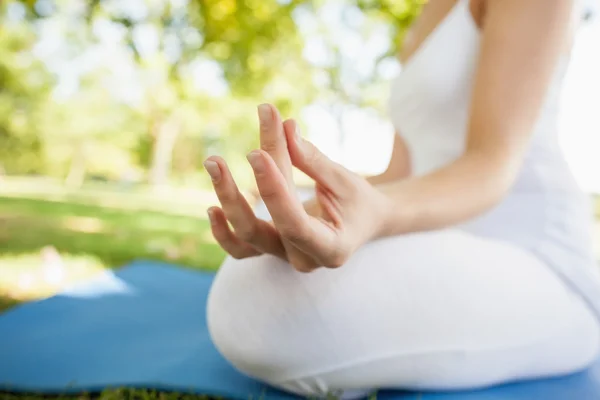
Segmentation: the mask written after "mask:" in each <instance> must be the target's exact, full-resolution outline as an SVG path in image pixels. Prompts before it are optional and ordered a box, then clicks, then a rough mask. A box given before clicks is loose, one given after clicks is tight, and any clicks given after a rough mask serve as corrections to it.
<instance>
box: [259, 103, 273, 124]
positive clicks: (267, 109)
mask: <svg viewBox="0 0 600 400" xmlns="http://www.w3.org/2000/svg"><path fill="white" fill-rule="evenodd" d="M258 117H259V118H260V119H261V121H268V120H270V119H272V118H273V112H272V111H271V106H269V105H268V104H261V105H260V106H258Z"/></svg>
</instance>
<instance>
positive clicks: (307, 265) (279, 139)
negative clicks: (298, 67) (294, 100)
mask: <svg viewBox="0 0 600 400" xmlns="http://www.w3.org/2000/svg"><path fill="white" fill-rule="evenodd" d="M258 115H259V119H260V147H261V149H262V150H263V151H265V152H266V153H267V154H269V156H270V157H271V159H272V160H273V161H274V163H275V165H276V166H277V168H278V169H279V171H280V173H281V175H282V176H283V179H284V182H285V184H286V186H287V189H288V194H289V196H290V197H291V198H295V199H296V200H297V201H299V196H298V194H297V192H296V186H295V184H294V178H293V174H292V162H291V160H290V155H289V152H288V149H287V140H286V137H285V133H284V126H285V124H286V123H282V121H281V116H280V114H279V111H278V110H277V109H276V108H275V107H274V106H272V105H270V104H261V105H260V106H259V107H258ZM283 246H284V248H285V250H286V253H287V257H288V260H289V262H290V264H292V265H293V266H294V268H296V269H297V270H299V271H303V272H305V271H310V270H312V269H313V268H314V260H313V259H312V257H310V256H309V255H307V254H303V253H302V252H300V251H298V249H295V248H294V246H293V245H290V244H289V243H287V241H286V240H283Z"/></svg>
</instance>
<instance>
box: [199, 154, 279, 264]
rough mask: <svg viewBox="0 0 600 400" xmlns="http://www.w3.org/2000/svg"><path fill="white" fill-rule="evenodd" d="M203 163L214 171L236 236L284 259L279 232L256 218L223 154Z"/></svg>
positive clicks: (218, 190) (214, 176)
mask: <svg viewBox="0 0 600 400" xmlns="http://www.w3.org/2000/svg"><path fill="white" fill-rule="evenodd" d="M204 165H205V168H206V170H207V171H208V172H209V174H210V175H211V179H212V182H213V187H214V188H215V192H216V194H217V197H218V198H219V201H220V203H221V207H222V208H223V212H224V214H225V217H226V219H227V220H228V221H229V222H231V225H232V226H233V230H234V231H235V234H236V236H237V237H238V238H239V239H241V240H243V241H245V242H247V243H249V244H251V245H252V246H254V247H255V248H257V249H258V250H260V251H261V252H263V253H269V254H273V255H275V256H277V257H280V258H283V259H285V258H286V252H285V249H284V247H283V244H282V243H281V238H280V236H279V233H278V232H277V230H276V229H275V228H273V226H271V225H270V224H268V223H267V222H266V221H263V220H261V219H258V218H256V215H255V214H254V211H253V210H252V207H251V206H250V204H248V201H247V200H246V199H245V197H244V196H243V195H242V193H241V192H240V191H239V189H238V186H237V185H236V183H235V181H234V179H233V176H232V175H231V172H230V171H229V168H228V167H227V164H226V163H225V161H224V160H223V159H222V158H220V157H209V158H208V159H207V160H206V161H205V163H204Z"/></svg>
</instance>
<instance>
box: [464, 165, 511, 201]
mask: <svg viewBox="0 0 600 400" xmlns="http://www.w3.org/2000/svg"><path fill="white" fill-rule="evenodd" d="M468 159H469V160H470V161H469V164H470V165H469V169H471V171H474V172H475V174H476V177H477V179H476V183H475V185H474V186H475V187H476V190H477V191H478V192H479V193H480V194H483V196H481V197H480V198H482V199H483V200H484V201H483V203H484V204H483V207H484V208H485V209H491V208H493V207H495V206H496V205H498V204H499V203H500V202H502V200H504V198H505V197H506V196H507V195H508V194H509V193H510V191H511V190H512V188H513V186H514V184H515V182H516V180H517V178H518V174H519V170H520V163H519V162H516V161H515V160H514V159H511V158H509V157H502V156H498V155H493V154H485V153H471V154H469V156H468Z"/></svg>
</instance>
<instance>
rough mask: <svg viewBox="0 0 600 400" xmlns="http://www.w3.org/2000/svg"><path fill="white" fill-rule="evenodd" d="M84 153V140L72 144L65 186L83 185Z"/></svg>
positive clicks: (75, 186)
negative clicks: (71, 154)
mask: <svg viewBox="0 0 600 400" xmlns="http://www.w3.org/2000/svg"><path fill="white" fill-rule="evenodd" d="M86 153H87V151H86V143H85V142H79V143H77V144H76V145H75V146H74V148H73V156H72V157H71V165H70V166H69V172H68V173H67V177H66V178H65V185H66V186H68V187H71V188H77V189H79V188H80V187H81V186H82V185H83V182H84V181H85V173H86Z"/></svg>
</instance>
